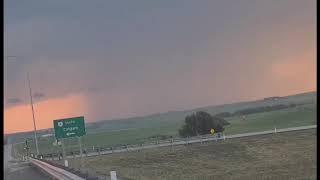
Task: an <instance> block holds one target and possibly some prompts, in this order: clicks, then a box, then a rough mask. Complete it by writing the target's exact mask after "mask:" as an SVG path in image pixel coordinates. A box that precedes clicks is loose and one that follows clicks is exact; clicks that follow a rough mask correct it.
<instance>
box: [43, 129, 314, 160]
mask: <svg viewBox="0 0 320 180" xmlns="http://www.w3.org/2000/svg"><path fill="white" fill-rule="evenodd" d="M311 128H317V125H310V126H301V127H292V128H284V129H277V130H276V129H275V130H269V131H260V132H251V133H242V134H234V135H228V136H225V135H224V134H223V135H221V136H217V135H202V136H197V137H190V138H172V139H169V140H158V141H156V142H149V143H145V144H136V145H123V146H118V147H96V149H95V151H94V150H87V151H84V153H83V156H99V155H106V154H112V153H119V152H127V151H134V150H142V149H150V148H155V147H164V146H174V145H188V144H192V143H204V142H208V141H217V140H222V139H224V140H225V139H232V138H240V137H247V136H255V135H265V134H272V133H281V132H287V131H296V130H304V129H311ZM59 156H60V157H59ZM78 157H80V153H79V151H74V152H73V154H69V153H68V155H67V156H66V158H68V159H70V158H78ZM44 158H45V159H47V160H52V159H60V158H62V153H61V154H56V156H55V155H51V156H50V157H48V156H44Z"/></svg>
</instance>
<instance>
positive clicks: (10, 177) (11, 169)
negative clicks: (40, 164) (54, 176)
mask: <svg viewBox="0 0 320 180" xmlns="http://www.w3.org/2000/svg"><path fill="white" fill-rule="evenodd" d="M11 148H12V145H5V146H4V152H3V153H4V154H3V155H4V156H3V157H4V158H3V161H4V162H3V163H4V164H3V165H4V166H3V168H4V175H3V176H4V179H5V180H19V179H22V180H29V179H30V180H50V178H49V177H47V176H46V175H44V174H42V173H41V172H40V171H38V170H37V169H36V168H34V167H32V166H31V165H30V163H28V162H24V161H18V160H15V159H13V158H12V156H11Z"/></svg>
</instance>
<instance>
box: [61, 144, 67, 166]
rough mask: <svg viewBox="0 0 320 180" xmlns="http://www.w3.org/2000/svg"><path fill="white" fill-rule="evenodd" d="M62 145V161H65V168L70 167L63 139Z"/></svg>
mask: <svg viewBox="0 0 320 180" xmlns="http://www.w3.org/2000/svg"><path fill="white" fill-rule="evenodd" d="M61 145H62V159H63V163H64V166H68V165H67V164H68V162H67V158H66V150H65V147H64V140H63V139H61Z"/></svg>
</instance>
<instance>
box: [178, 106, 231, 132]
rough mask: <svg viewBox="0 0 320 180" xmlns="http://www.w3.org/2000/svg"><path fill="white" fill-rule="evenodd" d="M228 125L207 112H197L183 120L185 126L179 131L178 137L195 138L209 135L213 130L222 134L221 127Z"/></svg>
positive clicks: (222, 129)
mask: <svg viewBox="0 0 320 180" xmlns="http://www.w3.org/2000/svg"><path fill="white" fill-rule="evenodd" d="M228 124H229V123H228V122H227V121H225V120H224V119H222V118H220V117H217V116H211V115H210V114H209V113H207V112H203V111H199V112H196V113H193V114H191V115H189V116H187V117H186V118H185V124H184V125H183V126H182V128H181V129H179V135H180V136H182V137H187V136H197V135H204V134H209V133H210V130H211V129H212V128H213V129H214V130H215V132H218V133H219V132H223V131H224V128H223V126H225V125H228Z"/></svg>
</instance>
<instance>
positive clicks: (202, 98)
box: [4, 0, 316, 119]
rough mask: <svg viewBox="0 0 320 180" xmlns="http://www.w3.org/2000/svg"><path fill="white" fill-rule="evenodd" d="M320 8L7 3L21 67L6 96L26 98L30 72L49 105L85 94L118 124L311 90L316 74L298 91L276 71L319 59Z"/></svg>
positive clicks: (274, 2) (9, 67)
mask: <svg viewBox="0 0 320 180" xmlns="http://www.w3.org/2000/svg"><path fill="white" fill-rule="evenodd" d="M315 2H316V1H314V0H310V1H301V0H281V1H279V0H270V1H264V0H258V1H257V0H241V1H240V0H239V1H237V0H224V1H213V0H204V1H193V0H192V1H191V0H186V1H173V0H168V1H152V2H151V1H148V0H144V1H90V2H89V1H84V0H79V1H77V3H74V2H68V1H62V0H55V1H40V0H38V1H36V0H30V1H28V2H23V1H17V0H6V2H5V30H4V31H5V52H6V54H8V55H11V56H19V57H20V58H16V59H20V60H21V61H19V62H11V63H9V62H7V64H6V74H5V76H6V77H5V94H6V96H9V97H10V96H11V97H12V96H13V97H15V96H19V97H20V96H21V97H22V98H25V99H26V100H27V97H28V95H27V92H28V91H27V90H28V87H27V83H26V74H27V72H29V73H30V78H31V86H32V89H33V90H34V91H35V92H43V94H45V95H46V96H45V97H42V98H43V99H49V98H54V97H62V96H65V95H68V94H77V93H80V94H81V93H82V94H84V95H85V96H87V97H88V98H87V99H88V102H87V104H88V107H89V110H88V111H89V114H90V116H91V117H92V119H101V118H107V119H109V118H110V117H112V118H113V117H123V116H133V115H142V114H146V113H153V112H161V111H168V110H176V109H179V110H180V109H186V108H193V107H198V106H204V105H211V104H220V103H226V102H234V101H239V100H247V99H255V98H258V97H265V96H269V95H281V94H286V93H291V92H298V91H303V90H305V89H306V86H305V84H304V83H303V82H304V81H306V80H307V79H310V78H309V76H308V77H307V76H304V78H302V79H301V80H300V81H299V83H300V84H303V85H301V87H295V88H291V89H290V88H289V87H290V86H288V84H290V82H291V80H292V79H295V78H291V77H290V79H285V80H282V79H279V78H277V77H274V75H273V74H272V69H273V68H274V66H276V65H277V64H278V63H280V64H281V63H289V64H290V62H292V61H291V59H292V58H295V57H297V56H298V55H299V57H300V56H301V54H305V53H311V54H313V53H315V40H314V39H315V34H316V33H315V12H316V11H315V4H316V3H315ZM301 57H304V56H301ZM22 59H23V61H22ZM300 61H305V62H306V63H309V64H312V63H313V62H315V59H313V58H310V59H303V58H301V60H300ZM310 62H311V63H310ZM310 67H312V65H311V66H310ZM310 71H315V70H314V69H310ZM302 76H303V75H302ZM277 79H279V80H277ZM26 100H24V102H27V101H26ZM97 107H99V108H97ZM100 107H103V108H100Z"/></svg>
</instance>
